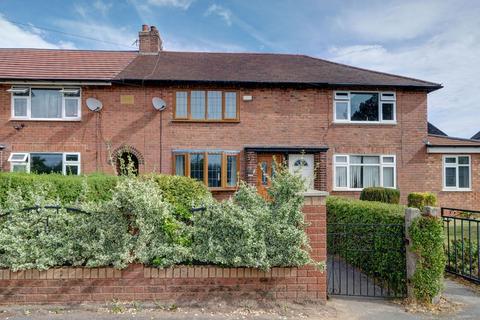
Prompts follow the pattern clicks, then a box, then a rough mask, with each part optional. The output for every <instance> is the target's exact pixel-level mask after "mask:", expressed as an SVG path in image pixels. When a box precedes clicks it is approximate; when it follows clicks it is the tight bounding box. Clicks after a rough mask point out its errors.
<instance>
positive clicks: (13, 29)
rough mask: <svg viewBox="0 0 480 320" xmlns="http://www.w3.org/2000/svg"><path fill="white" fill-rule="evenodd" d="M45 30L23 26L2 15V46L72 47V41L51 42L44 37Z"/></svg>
mask: <svg viewBox="0 0 480 320" xmlns="http://www.w3.org/2000/svg"><path fill="white" fill-rule="evenodd" d="M43 35H44V32H43V31H42V30H39V29H37V28H34V27H31V28H23V27H22V28H21V27H19V26H17V25H15V24H13V23H11V22H9V21H8V20H6V19H5V18H4V17H3V16H2V15H0V48H42V49H59V48H65V49H66V48H68V49H72V48H74V47H75V46H74V45H73V43H71V42H64V41H60V42H58V43H53V42H49V41H47V40H45V39H43V37H42V36H43Z"/></svg>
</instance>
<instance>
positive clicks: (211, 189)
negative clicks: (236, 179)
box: [208, 188, 238, 192]
mask: <svg viewBox="0 0 480 320" xmlns="http://www.w3.org/2000/svg"><path fill="white" fill-rule="evenodd" d="M208 190H209V191H212V192H229V191H230V192H234V191H237V190H238V188H208Z"/></svg>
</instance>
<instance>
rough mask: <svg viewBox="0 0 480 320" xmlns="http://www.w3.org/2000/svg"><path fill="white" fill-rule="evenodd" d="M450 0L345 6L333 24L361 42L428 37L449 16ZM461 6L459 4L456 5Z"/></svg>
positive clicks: (410, 0)
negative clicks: (354, 35)
mask: <svg viewBox="0 0 480 320" xmlns="http://www.w3.org/2000/svg"><path fill="white" fill-rule="evenodd" d="M450 4H451V1H446V0H445V1H436V0H427V1H425V0H424V1H417V0H403V1H395V2H393V3H388V4H386V3H385V2H384V1H381V2H378V3H376V4H366V3H365V2H364V1H361V2H359V3H357V5H351V6H345V8H346V9H344V10H343V11H342V12H341V14H340V15H339V16H337V17H336V19H335V23H336V25H337V26H338V27H339V28H340V29H341V30H343V31H347V32H352V33H354V34H356V35H357V36H360V37H361V38H362V39H364V40H369V41H387V40H407V39H414V38H416V37H419V36H422V35H425V34H427V33H428V32H430V31H432V30H433V29H435V28H437V27H438V24H439V23H440V22H442V23H443V24H445V22H446V21H445V17H446V16H447V14H448V10H449V7H450ZM458 5H461V4H459V3H458V2H457V3H456V6H458Z"/></svg>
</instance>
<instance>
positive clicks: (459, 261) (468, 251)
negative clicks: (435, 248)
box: [441, 208, 480, 283]
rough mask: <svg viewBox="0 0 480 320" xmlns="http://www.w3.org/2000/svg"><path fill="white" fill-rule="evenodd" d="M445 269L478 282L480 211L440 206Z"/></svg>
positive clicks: (479, 271)
mask: <svg viewBox="0 0 480 320" xmlns="http://www.w3.org/2000/svg"><path fill="white" fill-rule="evenodd" d="M441 210H442V220H443V228H444V231H445V243H444V248H445V254H446V258H447V264H446V268H445V270H446V271H447V272H449V273H452V274H455V275H458V276H461V277H463V278H465V279H467V280H470V281H473V282H476V283H480V251H479V244H480V211H475V210H467V209H456V208H442V209H441Z"/></svg>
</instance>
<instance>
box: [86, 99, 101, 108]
mask: <svg viewBox="0 0 480 320" xmlns="http://www.w3.org/2000/svg"><path fill="white" fill-rule="evenodd" d="M87 107H88V109H90V110H91V111H100V110H102V107H103V105H102V102H101V101H100V100H97V99H95V98H88V99H87Z"/></svg>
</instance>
